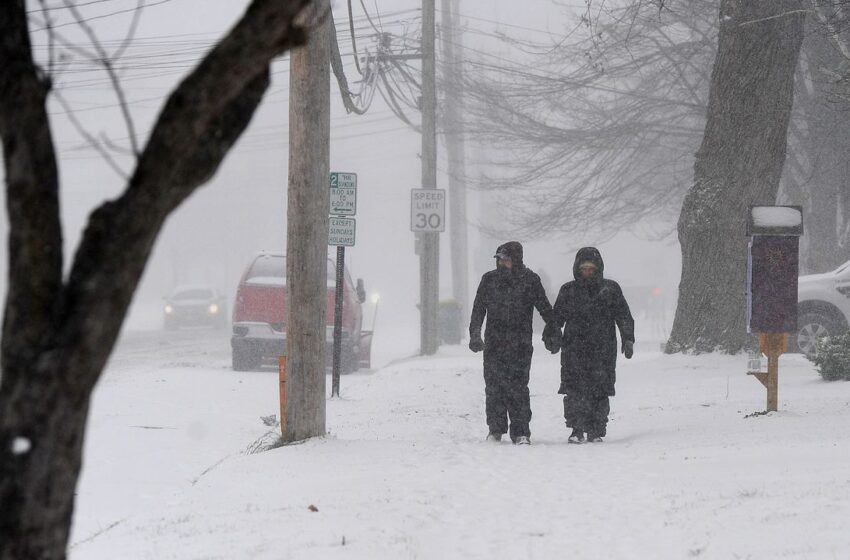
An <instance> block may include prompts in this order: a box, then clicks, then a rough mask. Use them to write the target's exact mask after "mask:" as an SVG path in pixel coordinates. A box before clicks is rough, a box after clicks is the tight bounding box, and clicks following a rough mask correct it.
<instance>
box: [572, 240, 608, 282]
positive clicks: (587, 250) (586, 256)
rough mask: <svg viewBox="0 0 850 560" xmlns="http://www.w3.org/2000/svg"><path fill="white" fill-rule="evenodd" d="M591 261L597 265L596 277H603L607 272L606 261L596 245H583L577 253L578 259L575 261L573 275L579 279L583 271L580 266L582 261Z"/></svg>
mask: <svg viewBox="0 0 850 560" xmlns="http://www.w3.org/2000/svg"><path fill="white" fill-rule="evenodd" d="M587 261H590V262H592V263H593V264H595V265H596V277H597V278H602V277H603V275H604V272H605V263H604V262H603V261H602V255H601V254H600V253H599V249H597V248H596V247H582V248H581V249H579V250H578V252H577V253H576V260H575V262H574V263H573V277H574V278H575V279H576V280H578V279H580V278H581V273H580V272H579V270H578V267H579V265H580V264H581V263H583V262H587Z"/></svg>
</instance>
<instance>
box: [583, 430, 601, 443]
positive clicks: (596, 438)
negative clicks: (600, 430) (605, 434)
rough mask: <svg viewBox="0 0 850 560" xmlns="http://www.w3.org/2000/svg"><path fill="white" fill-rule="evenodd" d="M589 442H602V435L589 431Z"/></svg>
mask: <svg viewBox="0 0 850 560" xmlns="http://www.w3.org/2000/svg"><path fill="white" fill-rule="evenodd" d="M587 443H602V437H601V436H598V435H596V434H592V433H590V432H588V434H587Z"/></svg>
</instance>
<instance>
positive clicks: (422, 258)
mask: <svg viewBox="0 0 850 560" xmlns="http://www.w3.org/2000/svg"><path fill="white" fill-rule="evenodd" d="M434 2H435V0H422V185H421V187H422V188H423V189H436V188H437V89H436V83H435V80H436V79H435V71H436V70H435V69H436V64H435V59H434V44H435V41H436V39H435V33H436V31H435V18H436V8H435V4H434ZM420 236H421V237H420V238H421V240H422V244H421V249H420V253H419V302H420V303H419V313H420V321H419V329H420V334H419V341H420V351H419V352H420V354H422V355H423V356H430V355H433V354H435V353H436V352H437V349H438V348H439V346H440V340H439V335H438V332H437V307H438V305H439V297H440V295H439V288H440V234H439V233H436V232H431V231H429V232H423V233H421V234H420Z"/></svg>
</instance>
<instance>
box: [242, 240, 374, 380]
mask: <svg viewBox="0 0 850 560" xmlns="http://www.w3.org/2000/svg"><path fill="white" fill-rule="evenodd" d="M327 286H328V297H327V307H326V317H327V320H326V325H327V328H326V329H325V332H326V336H325V351H326V356H327V360H326V363H327V367H328V368H330V367H331V366H332V361H331V356H332V353H333V327H334V301H335V291H336V265H335V263H334V262H333V261H332V260H330V259H328V272H327ZM365 299H366V291H365V290H364V288H363V281H362V280H360V279H358V280H357V284H356V285H355V284H353V283H352V282H351V276H350V275H349V273H348V270H347V269H346V271H345V285H344V286H343V304H342V356H341V364H340V370H341V371H342V372H343V373H349V372H352V371H356V370H357V369H358V368H359V367H370V365H371V364H370V362H371V359H370V354H371V346H372V332H371V331H364V330H363V329H362V325H363V308H362V306H361V304H362V303H363V302H364V301H365ZM286 312H287V309H286V255H285V254H283V253H260V254H259V255H257V256H256V257H255V258H254V260H252V261H251V263H250V264H249V265H248V267H247V268H246V269H245V272H244V273H243V274H242V279H241V280H240V281H239V287H238V288H237V290H236V298H235V299H234V304H233V335H232V336H231V338H230V346H231V348H232V350H233V369H234V370H235V371H250V370H255V369H259V368H260V367H261V366H262V365H264V364H265V363H267V362H270V361H274V362H272V363H276V360H277V357H278V356H281V355H284V354H285V352H286Z"/></svg>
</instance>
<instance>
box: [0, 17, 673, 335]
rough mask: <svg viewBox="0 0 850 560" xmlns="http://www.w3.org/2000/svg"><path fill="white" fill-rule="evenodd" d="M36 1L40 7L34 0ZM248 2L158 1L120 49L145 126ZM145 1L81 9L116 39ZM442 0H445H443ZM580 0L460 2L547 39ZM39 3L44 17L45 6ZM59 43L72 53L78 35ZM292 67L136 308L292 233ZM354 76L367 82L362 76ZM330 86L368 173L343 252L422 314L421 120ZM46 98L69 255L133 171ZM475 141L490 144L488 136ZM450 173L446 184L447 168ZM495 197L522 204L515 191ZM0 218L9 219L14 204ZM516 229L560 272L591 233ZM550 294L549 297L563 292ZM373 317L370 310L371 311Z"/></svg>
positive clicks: (339, 128) (85, 90) (629, 255)
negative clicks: (416, 249)
mask: <svg viewBox="0 0 850 560" xmlns="http://www.w3.org/2000/svg"><path fill="white" fill-rule="evenodd" d="M29 4H30V9H31V10H34V9H35V7H36V3H35V2H30V3H29ZM48 4H49V5H60V4H61V3H59V2H49V3H48ZM81 4H85V3H82V2H81ZM247 4H248V2H247V0H168V1H165V2H163V1H161V0H149V1H148V7H147V8H146V9H145V11H144V13H143V15H142V18H141V21H140V24H139V28H138V32H137V34H136V37H137V38H136V40H135V41H134V42H133V44H132V46H131V47H130V48H129V49H128V50H127V52H126V54H125V56H124V57H123V61H124V64H123V65H122V66H123V67H124V70H122V84H123V86H124V88H125V90H126V93H127V96H128V98H129V103H130V108H131V110H132V113H133V116H134V119H135V125H136V129H137V130H138V131H139V137H140V140H141V141H142V142H143V141H144V138H145V136H146V133H147V131H148V130H149V129H150V127H151V125H152V122H153V119H154V118H155V116H156V114H157V112H158V109H159V107H160V106H161V104H162V102H163V100H164V99H165V97H166V95H167V94H168V92H169V91H171V89H173V87H174V85H175V84H176V83H177V82H178V81H179V79H180V78H181V77H182V76H184V75H185V74H186V73H187V72H188V71H189V70H190V68H191V67H192V66H193V64H194V63H195V62H196V61H197V59H198V58H199V57H200V56H202V54H203V53H204V52H205V51H206V50H207V49H208V48H209V47H210V45H212V44H213V43H214V41H215V40H216V38H217V37H220V36H221V35H222V34H223V33H224V32H225V31H226V30H227V29H228V28H229V26H231V25H232V24H233V23H234V22H235V21H236V20H237V18H238V17H239V15H240V13H241V11H242V10H243V9H244V7H245V6H247ZM570 4H575V6H570ZM135 5H136V1H135V0H109V1H106V2H99V3H93V4H90V5H84V6H82V8H81V9H82V11H83V13H84V15H85V17H87V18H91V19H90V20H89V23H90V24H91V25H92V27H93V28H94V30H95V31H96V33H97V35H98V36H99V38H100V39H101V40H102V41H103V42H104V45H105V46H106V47H107V48H108V49H110V50H112V49H115V48H116V47H117V44H118V42H119V41H120V40H121V39H122V38H123V36H124V33H126V29H127V27H128V25H129V23H130V21H131V13H130V12H129V10H132V8H133V7H135ZM376 5H377V8H378V9H377V10H376V9H375V6H376ZM366 6H367V8H369V9H370V13H371V15H372V17H373V18H374V19H375V20H376V22H378V21H379V25H380V26H384V27H385V29H386V30H390V31H393V32H401V31H402V30H403V29H404V28H405V27H406V28H407V29H409V30H411V31H412V30H414V29H415V28H417V26H418V16H419V14H418V12H417V11H415V9H416V8H417V7H418V6H419V4H418V2H411V1H408V0H392V1H387V0H378V1H377V2H374V0H367V1H366ZM437 6H438V9H439V6H440V2H439V0H438V1H437ZM582 7H583V2H580V1H575V2H572V3H569V2H568V3H567V5H566V6H565V5H564V4H560V5H556V4H555V3H553V2H550V1H549V0H535V1H525V2H515V1H512V0H462V2H461V12H462V13H463V14H464V15H465V16H468V17H467V18H466V19H465V20H464V24H465V25H466V27H467V29H470V30H484V31H488V32H492V31H494V30H495V31H502V32H506V33H510V34H512V35H515V36H529V35H531V36H534V38H535V39H537V40H543V39H545V38H546V35H547V33H546V32H550V33H551V36H552V37H553V38H556V37H557V34H558V33H559V32H561V31H562V27H563V28H566V27H567V26H570V27H572V26H574V25H575V24H574V20H573V19H571V17H572V16H571V15H570V14H569V13H568V11H569V10H570V9H571V8H572V9H580V8H582ZM354 8H355V9H354V15H355V18H357V22H356V25H357V27H358V32H357V34H358V48H359V49H360V50H361V51H362V49H363V48H366V47H368V46H369V43H370V39H369V37H368V36H369V35H371V34H372V32H371V30H370V29H369V28H368V23H367V22H366V21H365V20H364V19H363V17H362V16H363V11H362V8H361V7H360V6H359V3H358V2H354ZM404 10H413V11H408V12H404ZM122 11H128V12H127V13H120V12H122ZM51 14H52V16H53V17H54V18H56V24H57V25H58V26H59V27H58V28H57V31H59V32H60V33H61V34H62V35H63V36H64V37H65V38H67V39H68V40H70V41H73V42H76V43H79V44H81V45H86V44H87V43H86V40H85V38H84V36H83V34H82V33H81V31H80V30H79V29H78V27H77V26H76V25H66V24H68V23H70V22H71V20H70V18H69V16H68V14H67V11H66V10H54V11H52V12H51ZM334 14H335V18H336V23H337V27H338V29H340V30H341V31H340V34H339V40H340V48H341V50H342V52H343V60H344V63H345V66H346V72H347V75H348V78H349V80H350V81H351V82H354V81H355V79H356V71H355V69H354V64H353V58H352V56H351V41H350V37H349V35H348V32H347V22H348V19H347V17H348V16H347V10H346V5H345V3H344V2H335V3H334ZM379 14H380V19H378V15H379ZM33 16H34V18H40V17H41V15H40V14H39V13H38V12H34V13H33ZM101 16H105V17H101ZM437 21H438V23H439V21H440V16H439V14H438V16H437ZM493 22H504V24H496V23H493ZM39 27H40V25H38V23H34V24H33V29H38V28H39ZM523 28H527V29H523ZM532 29H533V30H538V31H534V32H533V31H531V30H532ZM463 41H464V43H465V46H466V47H468V49H466V50H465V51H464V52H463V55H464V56H479V55H480V53H481V52H494V53H495V52H497V53H498V54H499V56H503V57H506V58H511V59H514V58H516V59H517V60H520V59H522V57H523V56H524V55H523V54H522V53H520V52H509V51H507V50H505V49H506V47H505V45H504V44H500V45H495V44H488V43H487V38H486V36H484V35H482V34H477V33H472V32H470V33H467V34H466V35H465V36H464V39H463ZM33 43H34V46H35V50H36V53H37V57H38V58H39V60H42V61H44V60H46V52H47V49H46V36H45V33H44V32H40V31H37V32H36V33H35V34H34V37H33ZM488 49H490V50H489V51H488ZM496 49H500V50H496ZM60 51H61V52H66V53H68V51H67V50H66V49H60ZM69 54H70V56H71V57H72V58H70V60H66V61H64V62H60V67H62V71H61V72H60V73H59V78H58V87H59V88H60V89H61V92H62V94H63V95H64V96H65V98H66V99H67V101H68V102H69V103H70V104H71V105H72V106H73V108H74V113H75V115H76V116H77V118H78V119H79V120H80V121H81V122H82V123H83V125H84V126H85V127H86V129H87V130H88V131H89V132H91V133H93V134H96V135H101V134H105V135H107V136H108V137H109V138H110V139H111V140H112V141H113V142H115V143H116V144H120V145H123V146H127V145H128V144H127V136H128V135H127V129H126V127H125V125H124V123H123V121H122V119H121V117H120V111H119V108H118V105H117V102H116V100H115V95H114V92H113V91H112V89H111V87H110V86H109V83H108V79H107V77H106V75H105V74H104V73H103V72H102V71H100V70H97V69H95V68H94V67H93V65H92V64H91V63H89V62H87V61H84V60H82V59H81V57H80V56H78V55H76V54H73V53H69ZM287 83H288V62H287V59H286V58H284V59H283V60H281V61H278V62H277V63H276V64H275V65H274V69H273V83H272V86H271V87H270V89H269V91H268V93H267V95H266V98H265V100H264V101H263V104H262V106H261V108H260V110H259V111H258V112H257V114H256V115H255V117H254V120H253V122H252V123H251V126H250V128H249V129H248V130H247V132H246V133H245V135H244V136H243V137H242V139H241V140H240V141H239V143H238V144H237V146H236V147H235V149H234V150H233V151H232V152H231V154H230V155H229V156H228V157H227V159H226V160H225V163H224V164H223V166H222V167H221V169H220V170H219V172H218V174H217V175H216V176H215V178H214V179H213V180H212V181H211V182H210V183H209V184H208V185H206V186H205V187H203V188H202V189H200V190H199V191H197V192H196V194H195V195H194V196H192V197H191V198H190V199H189V200H188V201H187V202H186V203H185V204H184V205H183V206H182V207H181V208H179V209H178V210H177V212H176V213H175V214H173V215H172V217H171V218H170V219H169V220H168V222H167V224H166V227H165V229H164V230H163V232H162V233H161V235H160V238H159V240H158V242H157V245H156V247H155V251H154V254H153V256H152V258H151V261H150V262H149V264H148V268H147V271H146V273H145V276H144V278H143V282H142V285H141V288H140V291H139V293H138V294H137V297H136V305H135V307H136V308H137V309H138V308H139V307H140V306H145V305H149V306H151V307H156V306H157V305H158V304H159V301H160V300H159V298H161V297H162V296H163V295H165V294H166V293H168V292H169V291H170V290H171V288H173V286H174V285H175V284H179V283H211V284H214V285H215V286H216V287H218V288H219V289H220V290H221V291H222V292H223V293H224V294H226V295H227V296H228V298H230V299H232V297H233V294H234V293H235V288H236V283H237V281H238V278H239V275H240V274H241V272H242V270H243V268H244V266H245V265H246V264H247V263H248V261H249V260H250V258H251V257H252V255H253V254H254V253H256V252H257V251H259V250H262V249H268V250H283V249H285V247H284V245H285V235H286V222H285V216H286V177H287V157H288V156H287V127H288V125H287V101H288V91H287V90H288V88H287ZM352 87H353V89H356V83H353V84H352ZM331 93H332V104H333V106H332V121H331V136H332V144H331V169H332V170H335V171H350V172H356V173H357V174H358V179H359V185H358V186H359V189H358V191H359V193H358V204H357V208H358V214H357V228H358V229H357V246H356V247H355V248H353V249H349V250H348V252H347V261H348V264H349V268H350V270H351V273H352V275H353V276H354V277H362V278H364V280H365V281H366V286H367V289H368V290H369V291H370V292H379V293H380V294H381V297H382V300H381V310H380V316H379V321H384V322H385V324H386V323H390V324H395V323H406V324H412V325H415V324H417V322H418V313H417V310H416V307H415V306H416V303H417V301H418V269H419V265H418V259H417V257H416V256H415V255H414V254H413V234H412V233H411V232H410V231H409V196H410V195H409V191H410V189H411V188H415V187H418V186H419V181H420V167H419V158H418V154H419V146H420V138H419V135H418V134H417V133H416V132H415V131H413V130H411V129H409V128H407V127H406V126H405V125H404V124H403V123H402V122H400V121H399V120H398V119H396V118H395V117H394V116H393V115H392V113H391V112H390V110H389V109H388V108H387V107H386V106H385V105H384V103H383V102H382V100H381V99H380V98H379V97H378V96H376V99H375V101H374V103H373V105H372V107H371V109H370V111H369V112H368V114H367V115H366V116H362V117H360V116H356V115H346V114H345V111H344V109H343V107H342V104H341V102H340V100H339V91H338V88H337V87H336V84H335V83H332V85H331ZM50 112H51V116H52V126H53V130H54V133H55V138H56V143H57V147H58V152H59V156H60V172H61V176H62V208H63V219H64V233H65V237H66V250H67V255H66V266H67V264H68V263H69V262H70V260H71V259H72V257H73V247H74V246H75V245H76V243H77V240H78V239H79V236H80V233H81V229H82V228H83V226H84V223H85V220H86V219H87V215H88V213H89V212H90V211H91V210H92V208H93V207H95V206H96V205H98V204H99V203H101V202H102V201H103V200H104V199H106V198H110V197H113V196H115V195H117V194H118V193H119V192H120V191H121V190H122V189H123V186H124V182H123V181H122V180H121V179H120V177H119V176H118V175H117V174H116V173H115V172H114V171H113V170H111V169H110V168H109V166H108V165H107V164H106V163H105V162H104V161H103V158H102V157H101V156H100V155H98V154H97V153H96V152H95V151H94V150H93V149H91V148H90V147H88V146H87V145H86V143H85V141H84V140H83V139H82V138H81V137H80V135H79V134H78V133H77V131H76V130H74V128H73V127H72V126H71V125H70V123H69V120H68V118H67V116H66V115H65V111H64V109H62V107H61V106H60V105H59V104H57V103H56V102H55V100H53V101H51V104H50ZM417 118H418V117H417ZM476 149H478V150H483V151H484V152H486V145H483V146H480V147H478V148H476ZM439 151H440V158H441V162H440V164H439V166H440V169H441V171H444V170H445V162H444V161H442V158H443V157H444V152H443V146H442V144H441V145H440V147H439ZM468 155H469V153H468ZM117 160H118V161H119V162H120V163H121V164H122V166H123V168H124V169H126V170H127V171H129V170H130V169H131V161H130V159H129V158H127V157H124V156H118V157H117ZM468 171H470V172H473V173H474V172H475V168H474V166H472V165H470V166H469V167H468ZM438 187H440V188H445V187H446V178H445V176H444V174H442V173H441V175H440V176H439V177H438ZM487 204H488V203H487V202H486V195H484V194H482V193H479V192H475V191H472V192H470V196H469V202H468V206H469V210H470V220H471V221H473V222H476V223H477V222H479V221H484V222H486V219H487V218H486V216H482V215H481V210H480V209H481V208H482V207H487ZM499 210H500V211H503V212H510V208H505V207H504V206H503V207H501V208H500V209H499ZM449 211H451V209H450V210H449ZM2 223H3V230H4V234H5V224H6V217H5V215H4V216H3V218H2ZM449 235H450V233H449V232H447V233H446V234H443V236H442V240H441V257H442V266H441V289H440V296H441V298H444V299H445V298H450V297H451V288H452V286H451V275H450V270H449V260H448V254H449V245H448V243H449ZM519 240H520V241H522V242H524V243H526V245H527V248H526V253H527V259H526V260H527V262H528V264H529V265H530V266H531V267H532V268H534V269H540V268H543V269H545V270H546V272H547V274H548V275H549V276H550V277H551V279H552V283H553V284H557V285H560V283H562V282H564V281H567V280H569V279H571V272H570V271H571V266H572V258H573V254H574V251H575V249H577V248H578V247H580V246H582V245H584V244H587V243H589V242H590V241H591V240H590V239H580V238H569V239H564V238H559V239H557V240H550V241H547V242H532V243H529V241H530V240H527V239H519ZM497 241H501V240H487V239H482V238H481V236H480V235H479V234H478V233H477V231H476V230H475V229H474V228H472V229H471V230H470V245H469V248H470V253H471V255H470V262H471V268H470V273H471V274H470V290H471V293H474V288H475V286H476V285H477V281H478V279H479V278H480V275H481V274H482V273H483V272H484V271H485V270H486V268H487V267H491V266H492V264H493V261H492V259H491V255H492V252H493V250H494V249H495V243H497ZM600 247H601V249H602V251H603V256H604V257H605V259H606V273H607V274H608V275H609V276H610V277H612V278H614V279H616V280H618V281H620V282H621V284H624V285H628V284H646V283H650V282H659V281H661V283H662V284H664V285H665V287H673V286H675V285H676V284H677V283H678V259H679V256H678V246H677V245H674V244H672V243H670V242H668V243H666V244H663V245H659V244H651V243H646V242H642V241H640V240H638V239H637V238H635V237H634V236H633V235H632V234H631V233H628V232H626V233H624V234H622V235H620V236H618V237H617V238H615V240H614V241H612V242H610V243H607V244H605V245H602V246H600ZM6 251H7V248H6V243H5V241H4V243H3V246H2V258H0V267H2V273H3V274H2V282H3V285H2V286H0V287H3V288H4V289H3V292H4V293H5V278H6V274H5V267H6V258H7V257H6ZM549 295H550V298H552V297H554V295H555V294H554V293H550V294H549ZM367 317H369V319H368V320H367V322H370V321H371V313H370V312H367ZM367 326H368V325H367Z"/></svg>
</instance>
